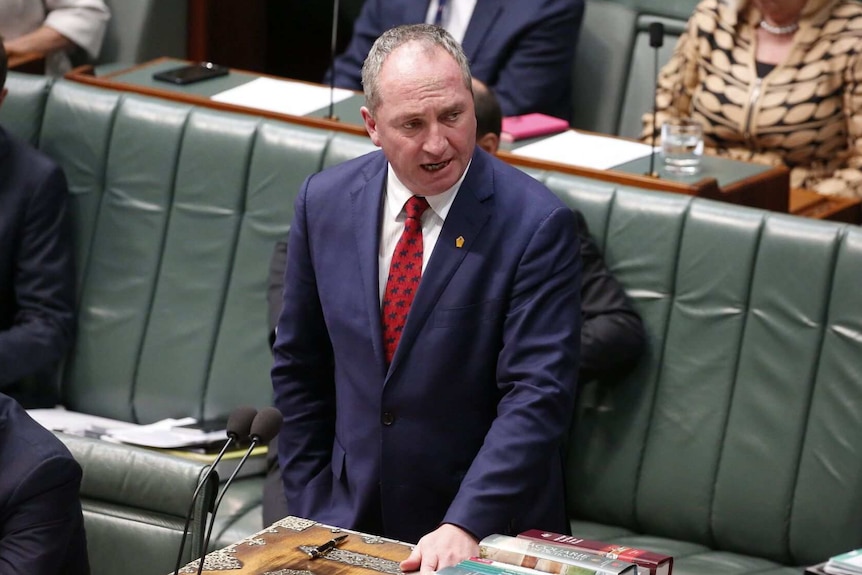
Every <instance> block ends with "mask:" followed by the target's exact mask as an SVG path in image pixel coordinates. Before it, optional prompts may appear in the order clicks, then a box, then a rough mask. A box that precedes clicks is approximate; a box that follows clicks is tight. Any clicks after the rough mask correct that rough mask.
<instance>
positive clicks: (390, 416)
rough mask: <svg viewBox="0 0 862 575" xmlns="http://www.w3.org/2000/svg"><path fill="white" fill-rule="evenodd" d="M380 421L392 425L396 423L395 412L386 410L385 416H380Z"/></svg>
mask: <svg viewBox="0 0 862 575" xmlns="http://www.w3.org/2000/svg"><path fill="white" fill-rule="evenodd" d="M380 422H381V423H383V425H392V424H393V423H395V414H394V413H392V412H389V411H384V412H383V416H382V417H381V418H380Z"/></svg>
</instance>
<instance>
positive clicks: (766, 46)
mask: <svg viewBox="0 0 862 575" xmlns="http://www.w3.org/2000/svg"><path fill="white" fill-rule="evenodd" d="M657 98H658V106H659V107H658V110H659V116H658V117H657V122H656V125H658V126H661V123H662V122H663V121H664V120H665V119H667V118H668V117H669V116H692V117H694V118H695V119H697V120H698V121H700V122H701V123H702V124H703V125H704V139H705V142H706V146H707V152H708V153H714V154H717V155H721V156H727V157H731V158H734V159H740V160H746V161H753V162H760V163H766V164H770V165H782V164H783V165H786V166H788V167H789V168H790V169H791V185H792V186H793V187H804V188H809V189H813V190H816V191H818V192H820V193H824V194H834V195H845V196H859V197H862V172H860V167H862V3H860V2H858V1H856V0H748V1H745V0H702V1H701V2H700V3H699V4H698V6H697V7H696V8H695V12H694V14H693V15H692V17H691V18H690V19H689V22H688V27H687V30H686V32H685V33H684V34H683V35H682V36H681V37H680V39H679V42H678V44H677V46H676V48H675V50H674V54H673V56H672V58H671V60H670V61H669V62H668V63H667V65H665V67H664V68H663V69H662V71H661V74H660V75H659V88H658V94H657ZM644 126H645V130H644V135H645V136H647V135H649V133H650V132H651V130H652V116H651V115H647V116H646V117H645V121H644Z"/></svg>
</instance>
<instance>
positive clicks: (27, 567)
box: [0, 457, 83, 575]
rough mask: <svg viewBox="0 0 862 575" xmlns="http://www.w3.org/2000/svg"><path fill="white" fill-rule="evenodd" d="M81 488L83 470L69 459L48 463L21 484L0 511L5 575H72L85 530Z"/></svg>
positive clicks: (1, 570)
mask: <svg viewBox="0 0 862 575" xmlns="http://www.w3.org/2000/svg"><path fill="white" fill-rule="evenodd" d="M3 472H4V473H7V472H9V470H8V469H5V468H4V471H3ZM80 484H81V468H80V466H79V465H78V464H77V463H76V462H75V461H74V460H73V459H71V458H69V457H51V458H48V459H45V460H43V461H41V462H40V463H39V464H38V465H37V466H36V467H35V468H33V469H32V470H29V472H28V473H27V474H26V476H25V477H21V478H18V485H17V487H16V488H15V489H14V491H13V492H12V495H11V497H10V498H9V499H8V500H7V501H6V502H4V503H5V506H6V507H5V508H3V509H2V510H0V514H2V515H0V517H2V521H0V573H3V574H4V575H13V574H14V575H18V574H20V575H32V574H34V573H39V574H40V575H51V574H54V573H58V574H59V573H66V572H68V571H67V569H73V567H71V566H69V565H66V564H65V563H66V561H67V560H68V557H70V546H72V545H75V544H79V543H80V540H79V539H78V536H79V535H80V532H81V529H83V527H82V525H81V522H82V517H81V508H80V503H79V499H78V490H79V488H80ZM72 555H74V553H72Z"/></svg>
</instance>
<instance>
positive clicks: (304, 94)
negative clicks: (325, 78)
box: [210, 78, 354, 116]
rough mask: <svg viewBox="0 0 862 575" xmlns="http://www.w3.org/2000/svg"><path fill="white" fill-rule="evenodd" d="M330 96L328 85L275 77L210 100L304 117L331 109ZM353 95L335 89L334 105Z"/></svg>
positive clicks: (224, 93)
mask: <svg viewBox="0 0 862 575" xmlns="http://www.w3.org/2000/svg"><path fill="white" fill-rule="evenodd" d="M330 93H331V89H330V88H329V87H328V86H317V85H314V84H306V83H305V82H295V81H292V80H277V79H275V78H257V79H255V80H252V81H251V82H247V83H245V84H242V85H241V86H237V87H236V88H231V89H230V90H225V91H224V92H219V93H218V94H216V95H214V96H212V97H211V98H210V99H211V100H214V101H216V102H222V103H223V104H233V105H235V106H245V107H247V108H256V109H258V110H267V111H270V112H278V113H280V114H290V115H293V116H305V115H307V114H310V113H312V112H314V111H315V110H320V109H321V108H325V107H326V106H329V98H330ZM353 95H354V92H353V91H352V90H344V89H342V88H336V89H335V93H334V96H333V98H334V102H335V103H338V102H341V101H342V100H346V99H347V98H350V97H351V96H353Z"/></svg>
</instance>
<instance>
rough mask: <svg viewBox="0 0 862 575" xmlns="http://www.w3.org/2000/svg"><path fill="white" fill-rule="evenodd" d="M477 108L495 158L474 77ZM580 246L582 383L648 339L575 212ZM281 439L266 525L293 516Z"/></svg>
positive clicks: (487, 100)
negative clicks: (286, 489) (280, 465)
mask: <svg viewBox="0 0 862 575" xmlns="http://www.w3.org/2000/svg"><path fill="white" fill-rule="evenodd" d="M473 101H474V103H475V107H476V125H477V128H476V144H477V145H478V146H480V147H481V148H483V149H485V151H487V152H489V153H491V154H495V153H496V152H497V149H498V147H499V143H500V130H501V126H502V113H501V111H500V105H499V103H498V102H497V100H496V98H495V97H494V94H493V93H492V92H491V91H490V90H489V89H488V87H487V86H485V85H484V84H483V83H482V82H480V81H478V80H476V79H475V78H474V79H473ZM575 215H576V217H577V220H578V226H579V232H580V244H581V263H582V265H583V269H582V275H581V279H582V285H581V319H582V323H581V358H580V375H579V381H580V382H581V384H582V385H583V384H586V383H588V382H590V381H591V380H596V379H601V378H603V377H607V376H610V375H615V374H616V375H618V374H620V373H623V372H625V371H626V370H628V369H630V368H631V367H632V366H633V365H634V363H635V362H636V361H637V359H638V358H639V357H640V355H641V353H642V351H643V349H644V344H645V341H646V335H645V332H644V328H643V323H642V322H641V318H640V316H638V314H637V312H635V311H634V309H632V307H631V305H630V304H629V301H628V298H627V296H626V294H625V291H624V290H623V288H622V286H621V285H620V284H619V282H617V280H616V279H615V278H614V277H613V275H611V273H610V271H608V269H607V268H606V267H605V264H604V261H603V259H602V255H601V253H600V252H599V249H598V247H597V246H596V244H595V242H594V241H593V239H592V237H591V236H590V232H589V229H588V228H587V224H586V221H585V220H584V217H583V215H581V213H580V212H578V211H575ZM286 255H287V242H286V241H279V242H277V243H276V245H275V249H274V250H273V254H272V259H271V261H270V271H269V289H268V292H267V302H268V309H269V322H270V344H272V343H274V341H275V331H274V330H275V327H276V325H277V324H278V317H279V315H280V313H281V302H282V289H283V285H284V268H285V258H286ZM277 441H278V438H276V439H275V440H273V442H272V444H271V445H270V451H269V455H268V458H267V459H268V461H269V464H270V465H269V472H268V474H267V479H266V485H265V487H264V499H263V518H264V527H266V526H268V525H271V524H272V523H273V522H275V521H277V520H279V519H281V518H282V517H284V516H285V515H288V510H287V502H286V500H285V497H284V491H283V485H282V483H281V474H280V473H279V470H278V453H277V449H278V443H277Z"/></svg>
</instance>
